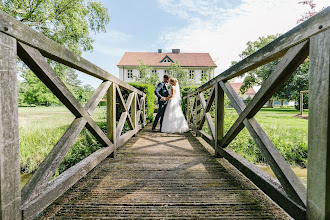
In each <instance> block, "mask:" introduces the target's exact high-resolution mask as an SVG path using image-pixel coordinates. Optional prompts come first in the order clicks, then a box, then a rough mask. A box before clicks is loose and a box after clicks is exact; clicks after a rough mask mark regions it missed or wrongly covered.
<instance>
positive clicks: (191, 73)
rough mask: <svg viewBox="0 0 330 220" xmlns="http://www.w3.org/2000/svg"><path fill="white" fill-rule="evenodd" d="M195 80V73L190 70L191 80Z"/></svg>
mask: <svg viewBox="0 0 330 220" xmlns="http://www.w3.org/2000/svg"><path fill="white" fill-rule="evenodd" d="M194 78H195V71H194V70H189V79H194Z"/></svg>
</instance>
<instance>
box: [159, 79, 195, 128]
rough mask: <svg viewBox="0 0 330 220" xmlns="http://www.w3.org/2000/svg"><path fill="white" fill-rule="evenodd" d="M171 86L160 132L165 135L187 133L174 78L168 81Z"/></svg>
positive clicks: (178, 90)
mask: <svg viewBox="0 0 330 220" xmlns="http://www.w3.org/2000/svg"><path fill="white" fill-rule="evenodd" d="M170 84H171V85H172V87H171V91H170V96H169V97H166V98H165V100H169V101H168V103H167V106H166V109H165V113H164V120H163V125H162V130H161V132H165V133H183V132H187V131H189V126H188V123H187V121H186V119H185V118H184V116H183V113H182V109H181V96H180V94H181V93H180V87H179V82H178V80H177V79H176V78H171V79H170Z"/></svg>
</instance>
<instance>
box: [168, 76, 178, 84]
mask: <svg viewBox="0 0 330 220" xmlns="http://www.w3.org/2000/svg"><path fill="white" fill-rule="evenodd" d="M170 82H171V83H174V85H176V83H177V82H178V80H177V79H176V78H171V79H170Z"/></svg>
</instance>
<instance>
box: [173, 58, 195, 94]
mask: <svg viewBox="0 0 330 220" xmlns="http://www.w3.org/2000/svg"><path fill="white" fill-rule="evenodd" d="M168 72H169V74H170V75H171V77H173V78H177V80H178V81H179V84H180V88H181V89H184V88H186V87H191V86H195V84H196V83H195V80H193V79H190V78H189V76H188V72H187V70H184V69H183V68H182V66H181V65H180V63H179V62H178V61H176V62H175V63H172V64H171V65H170V66H169V68H168Z"/></svg>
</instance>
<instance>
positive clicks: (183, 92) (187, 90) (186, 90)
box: [181, 86, 197, 115]
mask: <svg viewBox="0 0 330 220" xmlns="http://www.w3.org/2000/svg"><path fill="white" fill-rule="evenodd" d="M196 88H197V86H189V87H185V88H183V89H182V90H181V97H182V102H181V106H182V111H183V114H184V115H186V109H187V99H184V98H183V97H185V96H186V95H188V94H189V93H191V92H192V91H194V90H195V89H196Z"/></svg>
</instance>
